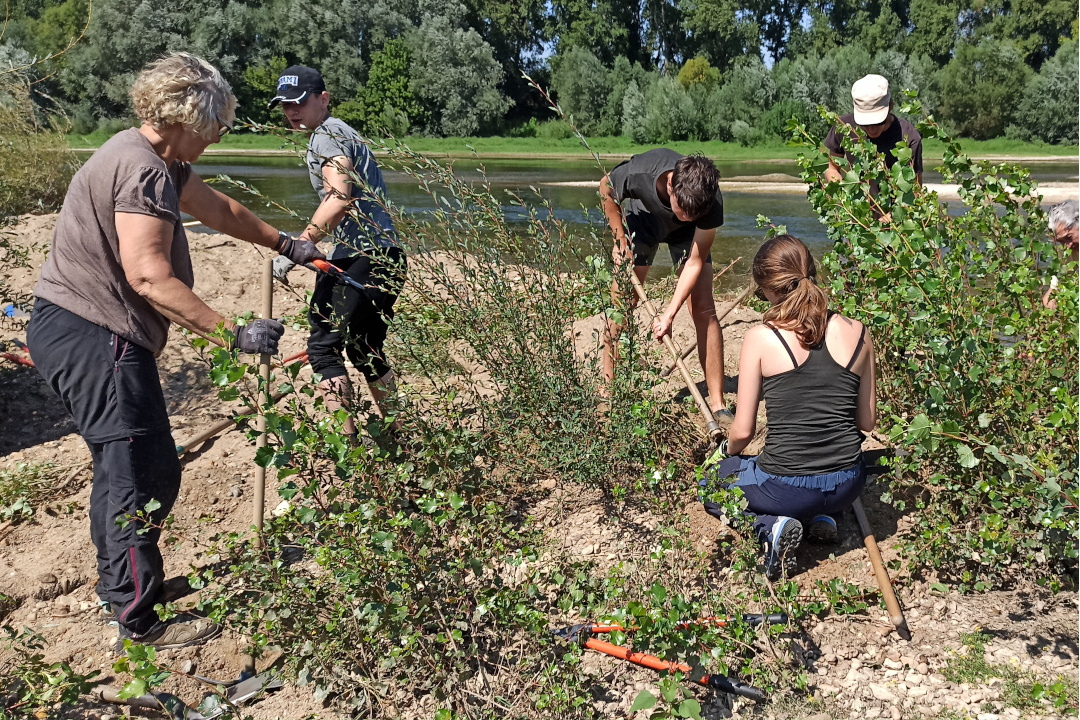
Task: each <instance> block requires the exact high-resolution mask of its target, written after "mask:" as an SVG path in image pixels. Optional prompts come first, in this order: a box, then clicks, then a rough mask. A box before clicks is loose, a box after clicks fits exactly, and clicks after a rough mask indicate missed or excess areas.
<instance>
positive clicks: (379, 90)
mask: <svg viewBox="0 0 1080 720" xmlns="http://www.w3.org/2000/svg"><path fill="white" fill-rule="evenodd" d="M410 62H411V54H410V52H409V46H408V45H407V44H406V43H405V41H404V40H401V39H395V40H387V41H386V44H385V45H383V46H382V48H381V49H380V50H379V51H378V52H376V53H375V54H374V55H372V57H371V69H370V70H369V71H368V79H367V82H366V83H364V86H363V87H362V88H360V91H359V93H357V101H358V102H359V104H360V106H361V108H362V112H363V116H364V121H363V125H364V127H365V129H366V130H367V131H368V132H375V131H378V132H386V131H390V130H391V129H396V130H400V129H401V122H400V121H396V120H395V123H394V127H393V128H391V127H390V126H389V125H387V123H386V121H385V120H386V118H395V119H396V118H397V116H398V115H403V116H404V117H405V121H404V125H405V130H406V132H407V131H408V129H409V126H410V125H414V124H418V123H420V122H422V120H423V108H421V107H420V103H418V102H417V100H416V96H415V95H413V92H412V88H411V87H410V86H409V67H410ZM388 108H389V110H388ZM402 134H403V133H402Z"/></svg>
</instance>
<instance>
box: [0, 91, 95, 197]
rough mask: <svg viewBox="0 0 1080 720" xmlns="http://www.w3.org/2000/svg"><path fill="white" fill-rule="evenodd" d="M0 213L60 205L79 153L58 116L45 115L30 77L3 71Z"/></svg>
mask: <svg viewBox="0 0 1080 720" xmlns="http://www.w3.org/2000/svg"><path fill="white" fill-rule="evenodd" d="M0 72H2V73H3V74H0V217H4V216H9V215H18V214H21V213H28V212H52V211H54V210H56V209H57V208H59V207H60V203H61V202H62V201H63V199H64V194H65V193H66V192H67V186H68V183H69V182H70V181H71V176H72V175H74V174H75V168H76V162H75V156H74V155H73V154H72V153H71V151H70V150H68V147H67V141H66V139H65V138H64V130H65V129H66V126H65V124H64V122H63V119H62V118H59V117H57V116H55V115H46V116H45V117H41V116H39V113H38V111H37V109H36V108H35V107H34V103H33V101H32V100H31V88H30V85H29V82H28V81H27V80H26V78H24V77H22V76H20V75H19V74H18V73H17V72H14V71H0Z"/></svg>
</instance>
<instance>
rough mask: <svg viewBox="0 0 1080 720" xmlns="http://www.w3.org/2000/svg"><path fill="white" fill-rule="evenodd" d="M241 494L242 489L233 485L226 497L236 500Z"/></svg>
mask: <svg viewBox="0 0 1080 720" xmlns="http://www.w3.org/2000/svg"><path fill="white" fill-rule="evenodd" d="M243 494H244V488H242V487H240V486H239V485H233V486H232V487H231V488H229V492H228V496H229V497H231V498H238V497H241V496H242V495H243Z"/></svg>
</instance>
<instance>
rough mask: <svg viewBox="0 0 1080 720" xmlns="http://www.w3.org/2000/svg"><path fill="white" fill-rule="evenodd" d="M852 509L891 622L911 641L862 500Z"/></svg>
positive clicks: (909, 632) (857, 499)
mask: <svg viewBox="0 0 1080 720" xmlns="http://www.w3.org/2000/svg"><path fill="white" fill-rule="evenodd" d="M851 509H852V510H854V511H855V517H856V518H857V519H858V521H859V530H860V531H861V532H862V534H863V544H865V545H866V554H867V555H869V556H870V564H871V565H873V567H874V577H875V578H876V579H877V584H878V589H879V590H881V597H883V598H885V607H886V608H888V610H889V620H891V621H892V624H893V626H894V627H895V628H896V632H897V634H899V635H900V637H902V638H904V639H905V640H909V641H910V640H911V631H910V630H908V626H907V620H906V619H905V618H904V611H903V610H901V609H900V603H899V602H897V600H896V593H894V592H893V588H892V580H891V579H890V578H889V571H888V570H886V569H885V563H883V562H882V561H881V552H880V551H878V546H877V540H875V539H874V533H873V531H872V530H871V529H870V522H869V521H868V520H867V519H866V511H865V510H864V509H863V506H862V500H860V499H859V498H856V499H855V502H854V503H852V505H851Z"/></svg>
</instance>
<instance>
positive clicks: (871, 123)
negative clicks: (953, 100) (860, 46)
mask: <svg viewBox="0 0 1080 720" xmlns="http://www.w3.org/2000/svg"><path fill="white" fill-rule="evenodd" d="M851 99H852V100H853V101H854V104H855V111H854V112H853V113H851V114H850V115H841V116H840V122H842V123H843V124H844V125H846V126H847V128H848V129H849V132H850V135H851V137H852V139H854V137H855V133H854V130H850V129H851V128H854V127H855V126H856V125H858V126H859V127H860V128H862V130H863V132H865V133H866V136H867V137H868V138H869V139H870V142H871V143H873V144H874V147H876V148H877V150H878V152H880V153H881V154H882V155H884V156H885V166H886V167H887V168H890V169H891V168H892V166H893V165H895V164H896V156H895V155H894V154H893V150H894V149H895V148H896V144H897V143H898V142H901V141H903V142H905V143H906V144H907V146H908V147H909V148H911V167H912V168H913V169H914V170H915V177H916V178H917V179H918V181H919V184H920V185H921V184H922V171H923V161H922V136H920V135H919V131H918V130H916V129H915V127H914V126H913V125H912V124H911V123H909V122H908V121H907V120H902V119H900V118H898V117H896V116H895V115H893V112H892V108H893V102H892V96H890V95H889V81H888V80H886V79H885V78H883V77H881V76H880V75H867V76H866V77H864V78H862V79H860V80H858V81H856V82H855V84H854V85H852V86H851ZM837 128H838V126H836V127H833V128H832V129H831V130H829V134H828V136H827V137H826V138H825V147H826V148H828V150H829V154H830V155H832V156H833V157H846V158H847V160H848V162H853V161H854V157H853V156H852V155H851V153H849V152H848V151H846V150H845V149H844V148H843V147H842V146H841V144H840V137H841V136H840V135H839V134H838V133H837ZM840 132H841V133H842V132H844V130H843V129H841V130H840ZM843 175H844V174H843V173H842V172H840V168H839V167H837V165H836V163H835V162H834V161H833V160H832V158H830V159H829V169H828V170H826V171H825V179H826V180H829V181H830V182H832V181H836V180H840V179H841V178H842V177H843ZM875 190H876V188H875Z"/></svg>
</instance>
